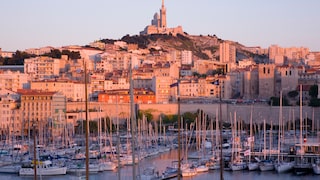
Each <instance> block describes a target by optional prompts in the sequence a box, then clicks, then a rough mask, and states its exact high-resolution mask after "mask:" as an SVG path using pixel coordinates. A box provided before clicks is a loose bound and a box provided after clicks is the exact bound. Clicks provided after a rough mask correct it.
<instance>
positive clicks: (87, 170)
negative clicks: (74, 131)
mask: <svg viewBox="0 0 320 180" xmlns="http://www.w3.org/2000/svg"><path fill="white" fill-rule="evenodd" d="M83 65H84V85H85V103H86V105H85V108H86V180H89V144H88V143H89V120H88V87H87V84H88V79H87V78H88V77H87V65H86V63H85V62H84V60H83Z"/></svg>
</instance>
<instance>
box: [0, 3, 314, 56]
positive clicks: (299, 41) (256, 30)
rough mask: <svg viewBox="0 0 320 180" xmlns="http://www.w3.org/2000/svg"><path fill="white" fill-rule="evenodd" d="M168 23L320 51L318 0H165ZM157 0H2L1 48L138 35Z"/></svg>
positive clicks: (255, 42) (248, 42)
mask: <svg viewBox="0 0 320 180" xmlns="http://www.w3.org/2000/svg"><path fill="white" fill-rule="evenodd" d="M165 6H166V8H167V25H168V27H176V26H178V25H181V26H182V27H183V30H184V31H185V32H187V33H188V34H191V35H208V34H210V35H214V34H215V35H216V36H217V37H219V38H221V39H224V40H231V41H236V42H239V43H241V44H243V45H245V46H248V47H252V46H260V47H261V48H267V47H269V46H270V45H273V44H277V45H279V46H281V47H307V48H309V49H310V50H311V51H320V21H319V18H320V10H319V9H320V0H307V1H301V0H242V1H240V0H219V1H218V0H165ZM160 7H161V0H1V3H0V9H1V10H0V17H1V20H0V24H1V25H0V48H2V50H3V51H16V50H25V49H27V48H39V47H44V46H53V47H61V46H67V45H87V44H89V43H90V42H93V41H95V40H99V39H105V38H108V39H120V38H121V37H123V36H125V35H127V34H129V35H138V34H139V32H140V31H142V30H143V29H144V28H145V27H146V26H147V25H149V24H150V23H151V19H152V18H153V15H154V13H156V12H159V9H160Z"/></svg>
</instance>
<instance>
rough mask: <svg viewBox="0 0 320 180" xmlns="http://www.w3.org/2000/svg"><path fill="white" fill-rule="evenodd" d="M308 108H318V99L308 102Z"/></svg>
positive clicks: (319, 105) (319, 100)
mask: <svg viewBox="0 0 320 180" xmlns="http://www.w3.org/2000/svg"><path fill="white" fill-rule="evenodd" d="M309 106H312V107H320V99H318V98H311V99H310V102H309Z"/></svg>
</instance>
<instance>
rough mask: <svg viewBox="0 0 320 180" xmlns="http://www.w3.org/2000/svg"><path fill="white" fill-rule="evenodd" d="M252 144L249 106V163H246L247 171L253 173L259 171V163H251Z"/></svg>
mask: <svg viewBox="0 0 320 180" xmlns="http://www.w3.org/2000/svg"><path fill="white" fill-rule="evenodd" d="M253 143H254V137H253V134H252V106H251V113H250V137H249V138H248V144H249V162H248V169H249V171H254V170H258V169H259V161H260V160H259V159H258V160H259V161H251V150H252V145H253Z"/></svg>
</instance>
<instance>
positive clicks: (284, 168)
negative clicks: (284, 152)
mask: <svg viewBox="0 0 320 180" xmlns="http://www.w3.org/2000/svg"><path fill="white" fill-rule="evenodd" d="M293 166H294V162H282V163H279V164H275V165H274V168H275V169H276V171H277V172H278V173H284V172H288V171H290V170H292V169H293Z"/></svg>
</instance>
